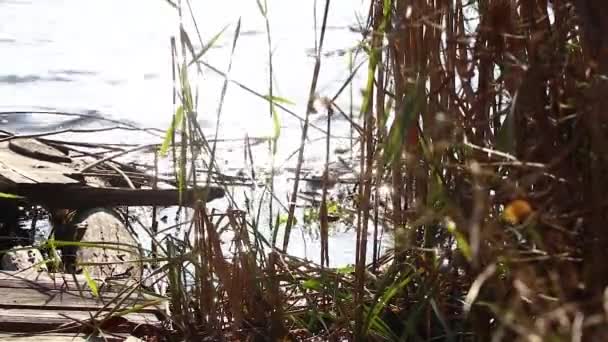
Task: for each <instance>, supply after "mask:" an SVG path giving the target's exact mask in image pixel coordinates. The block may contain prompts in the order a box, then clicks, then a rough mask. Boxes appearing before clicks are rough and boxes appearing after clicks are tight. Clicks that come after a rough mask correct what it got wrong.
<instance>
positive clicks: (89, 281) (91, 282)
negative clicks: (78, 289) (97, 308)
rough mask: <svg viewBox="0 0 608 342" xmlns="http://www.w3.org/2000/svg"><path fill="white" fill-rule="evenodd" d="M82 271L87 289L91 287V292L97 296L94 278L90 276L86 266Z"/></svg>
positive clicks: (97, 290)
mask: <svg viewBox="0 0 608 342" xmlns="http://www.w3.org/2000/svg"><path fill="white" fill-rule="evenodd" d="M82 273H83V274H84V279H85V280H86V282H87V285H88V286H89V289H91V294H93V296H95V297H98V298H99V288H98V287H97V283H96V282H95V280H94V279H93V278H92V277H91V274H90V273H89V270H88V268H86V267H84V268H83V270H82Z"/></svg>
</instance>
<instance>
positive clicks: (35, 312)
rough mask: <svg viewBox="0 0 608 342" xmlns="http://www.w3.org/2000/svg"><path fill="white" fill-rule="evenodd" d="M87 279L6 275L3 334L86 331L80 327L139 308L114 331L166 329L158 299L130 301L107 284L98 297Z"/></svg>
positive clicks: (0, 290)
mask: <svg viewBox="0 0 608 342" xmlns="http://www.w3.org/2000/svg"><path fill="white" fill-rule="evenodd" d="M83 278H84V277H83V276H82V275H75V276H72V275H70V274H48V273H38V272H31V271H25V272H8V271H0V333H6V332H32V333H33V332H42V331H49V330H54V329H58V328H60V327H61V328H62V329H64V330H62V331H64V332H68V331H76V332H77V331H81V329H82V325H81V324H80V323H79V322H85V321H88V320H91V318H92V317H95V320H96V321H98V322H102V321H103V320H104V319H106V318H109V315H112V314H114V313H117V312H121V311H124V310H129V309H132V308H133V307H134V306H142V307H141V309H139V310H137V312H128V313H126V312H125V313H124V314H123V315H121V316H120V318H119V322H118V323H120V324H118V323H117V324H113V325H112V331H113V332H124V333H130V332H132V331H133V329H134V327H136V326H140V325H147V326H153V327H156V326H159V325H160V320H159V318H158V317H159V316H158V315H159V310H160V309H159V306H158V305H159V304H160V302H159V301H158V297H155V296H150V295H147V294H145V293H142V292H138V291H136V292H135V293H134V294H131V295H129V296H128V297H126V295H120V294H119V293H118V292H114V290H112V291H109V290H106V289H107V288H106V287H104V286H101V284H100V287H99V289H98V294H94V293H93V292H91V291H90V290H89V289H88V287H87V286H86V285H85V284H86V283H87V282H86V280H85V279H83ZM70 279H71V280H70ZM118 303H120V304H118ZM117 305H120V306H117ZM146 305H149V306H146ZM111 319H114V318H111Z"/></svg>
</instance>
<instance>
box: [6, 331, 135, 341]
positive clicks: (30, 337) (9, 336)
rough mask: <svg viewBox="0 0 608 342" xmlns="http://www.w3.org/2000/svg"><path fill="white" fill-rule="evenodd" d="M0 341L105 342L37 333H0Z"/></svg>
mask: <svg viewBox="0 0 608 342" xmlns="http://www.w3.org/2000/svg"><path fill="white" fill-rule="evenodd" d="M122 340H124V341H129V342H131V341H141V340H138V339H129V337H128V336H124V339H113V338H109V339H107V341H109V342H114V341H122ZM0 341H3V342H84V341H88V342H106V340H104V339H103V338H102V337H93V338H91V337H89V336H87V334H79V333H64V334H61V333H39V334H31V333H30V334H23V333H21V334H19V333H0Z"/></svg>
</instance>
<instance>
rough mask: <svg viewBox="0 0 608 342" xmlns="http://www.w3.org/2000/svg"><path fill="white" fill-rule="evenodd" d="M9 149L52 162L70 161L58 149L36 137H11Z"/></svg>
mask: <svg viewBox="0 0 608 342" xmlns="http://www.w3.org/2000/svg"><path fill="white" fill-rule="evenodd" d="M8 147H9V149H10V150H11V151H13V152H15V153H18V154H21V155H24V156H26V157H30V158H34V159H38V160H46V161H49V162H52V163H69V162H71V161H72V159H70V158H69V157H68V156H66V155H65V154H64V153H63V152H62V151H60V150H59V149H57V148H55V147H52V146H50V145H47V144H44V143H42V142H40V141H39V140H37V139H13V140H11V141H9V143H8Z"/></svg>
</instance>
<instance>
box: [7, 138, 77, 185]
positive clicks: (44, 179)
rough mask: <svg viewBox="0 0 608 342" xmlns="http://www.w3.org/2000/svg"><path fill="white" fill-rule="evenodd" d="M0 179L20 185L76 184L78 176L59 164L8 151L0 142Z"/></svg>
mask: <svg viewBox="0 0 608 342" xmlns="http://www.w3.org/2000/svg"><path fill="white" fill-rule="evenodd" d="M70 176H72V177H73V178H72V177H70ZM0 178H3V179H4V180H5V181H8V182H9V183H13V184H14V185H16V186H18V185H20V184H78V183H81V182H80V181H79V180H77V179H78V178H82V177H80V175H79V174H78V172H76V171H75V170H73V169H70V168H68V167H66V166H63V165H61V164H57V163H52V162H48V161H44V160H38V159H34V158H30V157H27V156H24V155H21V154H19V153H15V152H13V151H11V150H10V148H9V143H8V142H0Z"/></svg>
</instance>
